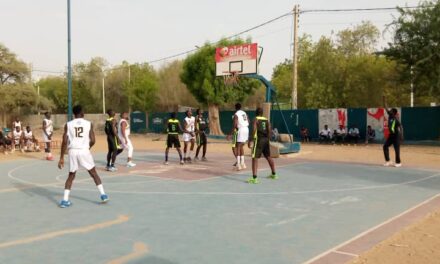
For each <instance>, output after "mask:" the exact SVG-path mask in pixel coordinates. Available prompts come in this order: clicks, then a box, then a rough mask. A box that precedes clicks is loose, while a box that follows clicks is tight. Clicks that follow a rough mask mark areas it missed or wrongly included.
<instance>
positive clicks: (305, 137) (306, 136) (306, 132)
mask: <svg viewBox="0 0 440 264" xmlns="http://www.w3.org/2000/svg"><path fill="white" fill-rule="evenodd" d="M300 133H301V140H302V142H304V143H306V142H310V136H309V129H308V128H306V127H304V126H302V127H301V131H300Z"/></svg>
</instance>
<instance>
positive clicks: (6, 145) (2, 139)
mask: <svg viewBox="0 0 440 264" xmlns="http://www.w3.org/2000/svg"><path fill="white" fill-rule="evenodd" d="M0 147H2V149H3V153H4V154H8V152H7V151H8V150H9V151H10V150H11V149H12V140H10V139H9V138H8V137H7V136H6V134H4V133H3V131H1V130H0Z"/></svg>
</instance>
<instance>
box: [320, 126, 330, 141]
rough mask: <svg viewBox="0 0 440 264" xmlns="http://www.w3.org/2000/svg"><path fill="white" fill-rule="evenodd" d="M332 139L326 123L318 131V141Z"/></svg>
mask: <svg viewBox="0 0 440 264" xmlns="http://www.w3.org/2000/svg"><path fill="white" fill-rule="evenodd" d="M331 140H332V131H331V129H330V128H328V125H325V126H324V129H323V130H321V132H319V142H326V143H329V142H331Z"/></svg>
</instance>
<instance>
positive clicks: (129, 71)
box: [128, 64, 131, 113]
mask: <svg viewBox="0 0 440 264" xmlns="http://www.w3.org/2000/svg"><path fill="white" fill-rule="evenodd" d="M128 113H131V70H130V64H128Z"/></svg>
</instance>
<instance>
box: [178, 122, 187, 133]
mask: <svg viewBox="0 0 440 264" xmlns="http://www.w3.org/2000/svg"><path fill="white" fill-rule="evenodd" d="M177 127H178V128H179V131H183V132H185V133H186V130H183V129H182V126H181V125H180V121H178V122H177Z"/></svg>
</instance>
